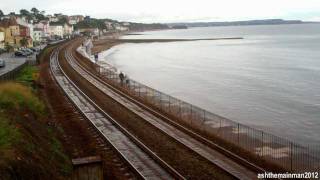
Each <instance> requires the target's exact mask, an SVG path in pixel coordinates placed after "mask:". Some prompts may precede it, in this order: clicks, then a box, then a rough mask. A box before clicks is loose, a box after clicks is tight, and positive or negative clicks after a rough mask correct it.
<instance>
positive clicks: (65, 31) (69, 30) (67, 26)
mask: <svg viewBox="0 0 320 180" xmlns="http://www.w3.org/2000/svg"><path fill="white" fill-rule="evenodd" d="M72 33H73V26H72V25H70V24H67V23H65V24H64V26H63V35H64V36H65V37H70V36H71V35H72Z"/></svg>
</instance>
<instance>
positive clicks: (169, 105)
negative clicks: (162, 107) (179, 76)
mask: <svg viewBox="0 0 320 180" xmlns="http://www.w3.org/2000/svg"><path fill="white" fill-rule="evenodd" d="M170 101H171V96H169V113H171V102H170Z"/></svg>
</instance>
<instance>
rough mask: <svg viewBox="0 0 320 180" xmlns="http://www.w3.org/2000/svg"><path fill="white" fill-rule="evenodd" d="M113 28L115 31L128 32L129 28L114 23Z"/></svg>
mask: <svg viewBox="0 0 320 180" xmlns="http://www.w3.org/2000/svg"><path fill="white" fill-rule="evenodd" d="M113 27H114V29H115V30H118V31H128V30H129V27H127V26H123V25H121V24H119V23H114V24H113Z"/></svg>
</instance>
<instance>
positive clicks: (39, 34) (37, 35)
mask: <svg viewBox="0 0 320 180" xmlns="http://www.w3.org/2000/svg"><path fill="white" fill-rule="evenodd" d="M44 37H45V36H44V32H43V29H41V28H34V29H33V34H32V38H33V41H34V42H41V41H42V40H43V38H44Z"/></svg>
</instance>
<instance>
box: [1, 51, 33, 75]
mask: <svg viewBox="0 0 320 180" xmlns="http://www.w3.org/2000/svg"><path fill="white" fill-rule="evenodd" d="M0 59H4V60H5V62H6V66H5V67H3V68H0V76H1V75H3V74H6V73H7V72H10V71H12V70H13V69H15V68H17V67H19V66H20V65H21V64H23V63H25V62H26V60H27V58H25V57H22V58H21V57H15V56H14V54H13V53H4V54H1V55H0Z"/></svg>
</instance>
